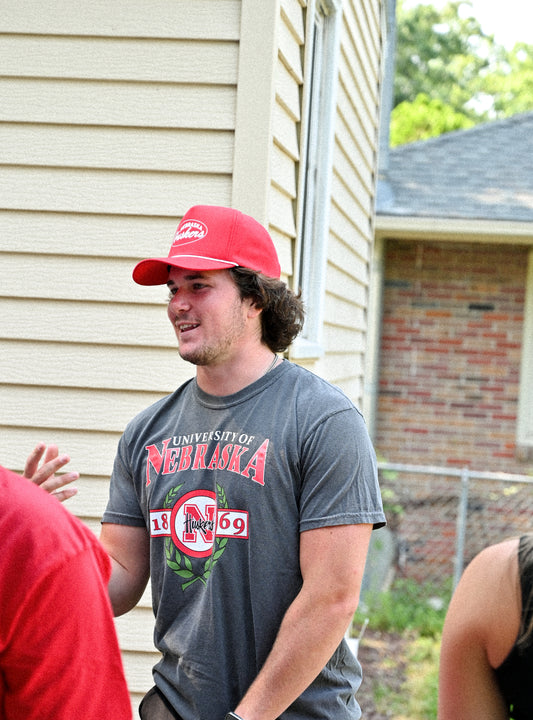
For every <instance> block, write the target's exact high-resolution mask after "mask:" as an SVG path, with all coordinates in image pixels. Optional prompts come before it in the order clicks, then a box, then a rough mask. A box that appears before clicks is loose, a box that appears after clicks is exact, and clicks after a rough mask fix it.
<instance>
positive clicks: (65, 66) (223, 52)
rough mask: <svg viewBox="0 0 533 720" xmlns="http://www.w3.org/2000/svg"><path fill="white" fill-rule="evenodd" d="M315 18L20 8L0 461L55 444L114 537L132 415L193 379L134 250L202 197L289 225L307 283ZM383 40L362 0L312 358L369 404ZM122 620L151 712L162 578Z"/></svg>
mask: <svg viewBox="0 0 533 720" xmlns="http://www.w3.org/2000/svg"><path fill="white" fill-rule="evenodd" d="M306 22H307V9H306V4H305V3H304V2H303V1H302V2H299V1H298V0H280V2H279V3H264V2H263V1H262V0H242V2H241V1H240V0H176V2H173V3H171V4H169V3H166V2H163V0H129V1H128V2H127V3H125V2H117V3H112V4H109V3H106V2H103V0H93V1H92V2H90V3H73V2H70V1H69V2H67V0H43V1H42V2H40V3H39V4H38V6H37V5H36V4H35V3H34V2H32V1H31V0H8V1H7V2H4V3H3V6H2V13H1V16H0V31H1V32H2V33H3V38H2V45H1V50H0V52H1V67H2V70H1V73H2V74H1V76H0V93H1V96H2V103H0V143H1V145H2V159H1V161H2V164H1V165H0V186H1V193H0V263H1V266H2V270H3V272H2V312H1V313H0V370H1V376H2V386H1V388H0V404H1V407H2V417H1V419H0V424H1V425H2V427H1V432H0V461H1V462H2V464H3V465H6V466H7V467H10V468H12V469H15V470H18V471H20V470H21V469H22V466H23V463H24V459H25V457H26V455H27V454H28V452H29V450H30V449H31V448H32V447H33V446H34V445H35V444H36V443H37V442H38V441H41V440H43V441H45V442H47V443H51V442H54V443H57V444H58V445H59V448H60V451H61V452H68V453H69V454H70V456H71V458H72V460H71V466H72V469H76V470H78V471H79V472H80V473H81V479H80V481H79V483H78V484H77V486H78V488H79V493H78V496H77V497H76V498H74V499H73V500H71V501H69V508H70V509H71V510H72V511H73V512H74V513H76V514H77V515H79V516H80V517H81V518H82V519H83V520H84V521H85V522H86V523H87V524H88V525H89V526H90V527H91V528H93V530H94V531H95V532H96V533H98V531H99V520H100V517H101V514H102V512H103V509H104V507H105V504H106V500H107V493H108V478H109V473H110V470H111V467H112V462H113V457H114V454H115V448H116V444H117V442H118V439H119V437H120V435H121V433H122V431H123V429H124V426H125V425H126V423H127V422H128V420H129V419H131V417H132V416H134V415H135V414H136V413H137V412H138V411H139V410H141V409H142V408H144V407H146V406H147V405H149V404H150V403H152V402H153V401H155V400H157V399H158V398H159V397H162V396H163V395H165V394H167V393H168V392H170V391H171V390H173V389H174V388H175V387H176V386H177V385H179V384H180V383H181V382H183V381H184V380H186V379H187V378H189V377H190V376H191V375H192V373H193V371H192V370H191V368H190V366H188V365H186V364H185V363H183V362H181V361H180V360H179V358H178V356H177V351H176V348H175V339H174V335H173V333H172V330H171V328H170V327H169V326H168V321H167V320H166V315H165V309H164V308H165V302H166V293H165V290H164V289H161V288H144V287H143V288H141V287H139V286H137V285H135V284H134V283H133V282H132V280H131V270H132V268H133V266H134V264H135V262H136V261H137V260H138V259H140V258H142V257H146V256H148V255H153V254H158V255H159V254H161V253H165V254H166V252H167V250H168V246H169V243H170V241H171V238H172V234H173V232H174V230H175V227H176V225H177V222H178V220H179V218H180V216H181V215H182V214H183V213H184V212H185V211H186V209H187V208H188V207H190V206H191V205H193V204H195V203H197V202H209V203H213V204H222V205H234V206H237V207H239V208H240V209H242V210H244V211H245V212H250V213H251V214H253V215H255V216H256V217H257V218H258V219H259V220H260V221H261V222H263V223H264V224H265V225H267V226H268V227H269V230H270V232H271V234H272V236H273V238H274V241H275V243H276V246H277V248H278V252H279V254H280V259H281V264H282V272H283V275H284V277H285V278H286V279H287V280H288V281H289V282H291V278H292V274H293V266H292V258H293V255H294V245H295V242H296V238H297V232H298V228H297V222H296V218H297V204H298V173H299V168H300V162H301V158H300V147H301V133H302V98H303V91H302V84H303V82H304V77H305V68H304V63H303V58H304V55H305V53H304V44H305V33H306ZM380 33H381V29H380V2H379V0H365V2H362V3H360V2H345V3H344V7H343V19H342V51H341V67H340V71H339V80H340V82H339V85H340V90H339V96H338V98H339V99H338V105H337V109H336V132H335V167H334V183H333V188H332V192H331V226H330V233H329V248H328V268H327V275H328V277H327V288H326V311H325V319H324V327H325V355H324V357H323V358H321V359H320V360H316V359H312V360H311V361H309V365H310V366H311V367H312V369H314V370H315V371H317V372H318V373H320V374H322V375H324V376H326V377H328V379H331V380H333V381H334V382H338V383H339V384H340V385H342V386H343V387H344V389H345V390H346V391H347V392H348V394H349V395H350V396H351V397H352V398H353V399H354V400H355V401H356V402H359V401H360V399H361V396H362V392H361V386H362V374H363V370H362V367H363V357H364V345H365V332H366V326H365V323H366V319H365V303H366V293H367V289H368V263H369V256H370V247H371V243H372V213H373V196H374V182H375V157H376V147H377V137H376V136H377V126H378V110H379V76H380V58H381V36H380ZM241 40H242V42H241ZM260 40H261V42H260ZM252 91H253V94H252ZM167 326H168V327H167ZM116 622H117V629H118V632H119V638H120V643H121V647H122V649H123V657H124V663H125V668H126V674H127V678H128V683H129V686H130V690H131V695H132V702H133V705H134V706H136V705H137V704H138V702H139V700H140V698H141V697H142V694H143V693H144V692H145V691H146V689H147V688H148V687H150V685H151V684H152V683H151V667H152V665H153V664H154V662H155V661H156V660H157V654H156V653H155V652H154V649H153V645H152V627H153V618H152V612H151V598H150V592H149V590H147V591H146V593H145V595H144V596H143V598H142V600H141V602H140V603H139V605H138V607H137V608H136V609H135V610H133V611H132V612H131V613H129V614H128V615H126V616H124V617H121V618H118V619H117V621H116Z"/></svg>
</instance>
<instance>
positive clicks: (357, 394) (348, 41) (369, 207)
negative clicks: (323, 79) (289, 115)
mask: <svg viewBox="0 0 533 720" xmlns="http://www.w3.org/2000/svg"><path fill="white" fill-rule="evenodd" d="M380 12H381V7H380V3H379V2H377V1H375V2H372V0H366V2H362V3H356V2H345V3H343V17H342V30H341V48H340V55H339V83H338V90H337V113H336V121H335V143H334V152H333V176H332V186H331V211H330V233H329V240H328V262H327V271H326V272H327V281H326V299H325V308H324V344H325V355H324V357H323V358H322V359H321V360H320V362H319V363H318V366H319V367H320V371H321V373H322V374H324V375H325V376H326V377H327V379H328V380H330V381H331V382H334V383H336V384H338V385H339V386H341V387H342V388H343V390H344V391H345V392H346V393H347V394H348V395H349V396H350V397H351V398H352V399H353V400H354V401H355V402H356V403H357V404H358V405H359V406H362V403H363V381H364V358H365V353H366V349H367V348H366V331H367V327H366V320H367V314H366V310H367V304H368V289H369V288H368V286H369V280H370V258H371V248H372V242H373V207H374V196H375V182H376V159H377V135H378V118H379V79H380V72H381V67H380V63H381V26H380Z"/></svg>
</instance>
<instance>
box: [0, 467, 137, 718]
mask: <svg viewBox="0 0 533 720" xmlns="http://www.w3.org/2000/svg"><path fill="white" fill-rule="evenodd" d="M0 538H1V545H0V717H1V718H2V719H3V720H15V719H17V720H22V719H24V720H37V718H39V720H105V719H106V718H113V720H131V718H132V709H131V702H130V698H129V694H128V689H127V686H126V681H125V678H124V672H123V668H122V660H121V656H120V651H119V647H118V642H117V637H116V632H115V626H114V622H113V616H112V610H111V605H110V602H109V597H108V594H107V583H108V580H109V576H110V573H111V563H110V560H109V558H108V556H107V554H106V552H105V551H104V550H103V548H102V547H101V545H100V544H99V542H98V540H97V539H96V537H95V536H94V534H93V533H92V532H91V531H90V530H89V529H88V528H87V527H86V526H85V525H83V523H81V522H80V521H79V520H78V519H77V518H76V517H74V516H73V515H72V514H71V513H70V512H69V511H68V510H66V509H65V508H63V507H62V506H61V503H59V501H58V500H56V498H54V497H52V496H51V495H49V494H48V493H46V492H45V491H44V490H42V489H41V488H40V487H38V486H37V485H34V484H33V483H32V482H30V481H29V480H26V479H25V478H21V477H19V476H18V475H15V474H14V473H11V472H9V471H8V470H6V469H5V468H2V467H0Z"/></svg>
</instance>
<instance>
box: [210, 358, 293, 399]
mask: <svg viewBox="0 0 533 720" xmlns="http://www.w3.org/2000/svg"><path fill="white" fill-rule="evenodd" d="M281 361H282V358H280V357H278V356H277V355H275V354H274V353H273V352H272V350H269V349H268V348H266V347H265V348H264V351H263V352H261V353H259V354H258V355H257V357H255V358H253V359H251V358H246V357H244V356H241V357H240V358H238V359H235V360H233V361H228V362H226V363H223V364H220V365H216V366H210V365H205V366H202V365H199V366H198V367H197V368H196V382H197V383H198V386H199V387H200V388H201V389H202V390H203V391H204V392H206V393H208V394H209V395H216V396H219V397H222V396H224V395H233V394H234V393H236V392H239V390H242V389H243V388H245V387H247V386H248V385H251V384H252V383H254V382H256V380H259V378H261V377H263V376H264V375H266V374H267V373H268V372H270V371H271V370H273V369H274V367H276V366H277V365H278V364H279V363H280V362H281Z"/></svg>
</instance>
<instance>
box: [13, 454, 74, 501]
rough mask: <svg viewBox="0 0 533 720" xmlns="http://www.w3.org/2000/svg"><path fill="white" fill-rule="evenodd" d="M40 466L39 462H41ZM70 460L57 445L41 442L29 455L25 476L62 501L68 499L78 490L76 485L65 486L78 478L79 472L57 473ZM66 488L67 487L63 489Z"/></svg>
mask: <svg viewBox="0 0 533 720" xmlns="http://www.w3.org/2000/svg"><path fill="white" fill-rule="evenodd" d="M41 460H42V463H41V465H40V466H39V463H40V462H41ZM69 462H70V457H69V456H68V455H60V454H59V450H58V447H57V445H48V447H47V446H46V444H45V443H42V442H41V443H39V444H38V445H37V446H36V447H35V448H34V449H33V451H32V452H31V453H30V455H29V456H28V459H27V460H26V464H25V466H24V473H23V476H24V477H25V478H28V480H31V481H32V482H34V483H35V484H36V485H40V486H41V487H42V488H43V490H46V492H48V493H50V495H53V496H54V497H56V498H57V499H58V500H59V501H60V502H64V501H65V500H68V498H71V497H73V496H74V495H76V493H77V492H78V490H77V488H75V487H65V486H66V485H68V484H69V483H71V482H75V481H76V480H78V478H79V476H80V474H79V473H78V472H73V471H69V472H66V473H63V474H62V475H56V473H57V471H58V470H60V469H61V468H62V467H64V466H65V465H67V463H69ZM62 488H65V489H62Z"/></svg>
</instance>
